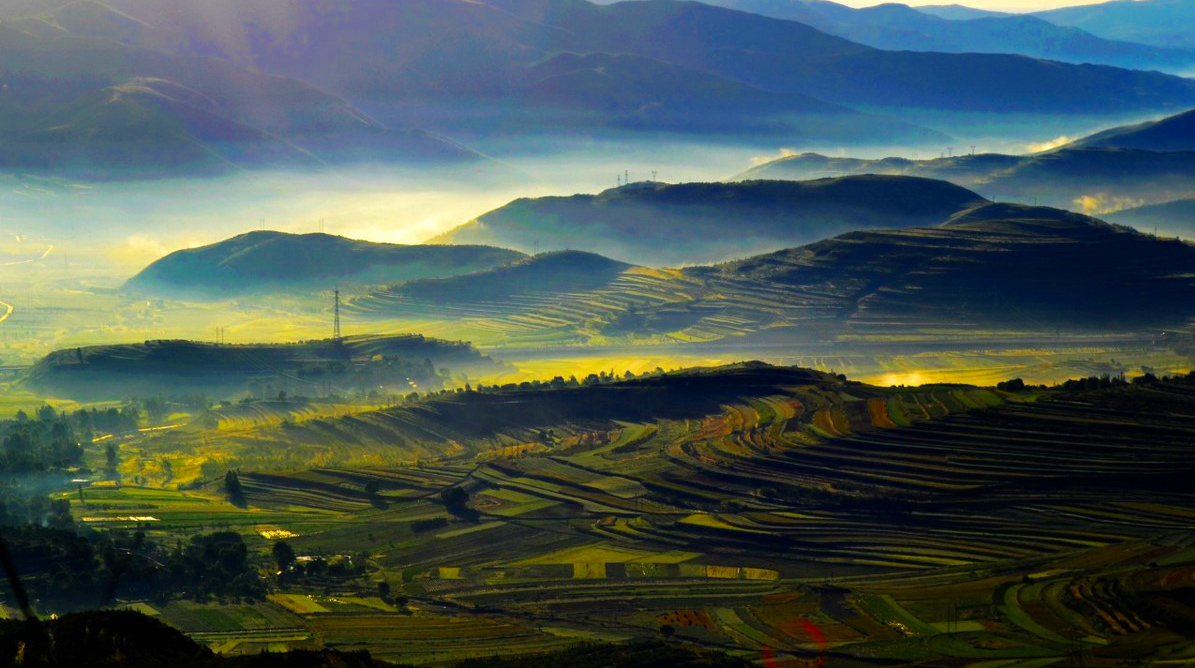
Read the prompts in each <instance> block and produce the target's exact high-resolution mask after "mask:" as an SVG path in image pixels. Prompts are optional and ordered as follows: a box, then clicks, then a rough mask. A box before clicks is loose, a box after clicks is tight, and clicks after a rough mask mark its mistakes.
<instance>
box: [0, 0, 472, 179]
mask: <svg viewBox="0 0 1195 668" xmlns="http://www.w3.org/2000/svg"><path fill="white" fill-rule="evenodd" d="M82 7H86V5H82ZM35 32H36V31H31V30H30V29H29V25H28V24H22V23H20V22H16V23H9V22H2V23H0V63H2V65H3V66H2V68H0V87H2V90H3V94H2V95H0V121H2V122H0V166H2V167H6V168H8V169H11V170H16V171H35V172H37V171H41V172H51V173H54V174H58V175H67V176H75V177H88V178H141V177H159V176H172V175H178V174H195V173H199V174H213V173H223V172H227V171H231V170H236V169H245V168H253V167H259V166H267V165H268V166H284V167H292V168H300V167H302V168H313V167H320V166H323V165H326V164H328V163H335V162H339V161H345V160H369V161H386V162H397V163H404V162H405V163H408V164H410V163H417V164H420V165H426V164H431V163H452V164H460V163H463V162H473V161H480V160H481V159H482V156H480V155H479V154H477V153H475V152H473V151H470V150H468V149H465V148H462V147H460V146H458V145H456V144H454V143H451V142H448V141H446V140H443V139H439V138H437V137H435V136H432V135H429V134H427V133H423V132H418V131H394V130H390V129H388V128H387V127H385V126H383V125H382V124H380V123H378V122H377V121H374V120H372V119H371V118H369V117H368V116H366V115H365V114H364V113H362V112H361V111H360V110H358V109H356V108H355V107H353V106H352V105H350V104H349V103H347V102H346V101H344V100H343V99H341V98H339V97H336V96H333V95H329V94H327V93H324V92H321V91H319V90H317V89H315V88H313V87H312V86H310V85H309V84H306V83H304V82H302V81H299V80H296V79H288V78H285V77H279V76H269V75H265V74H261V73H256V72H251V71H247V70H242V69H238V68H236V67H234V66H232V65H230V64H228V63H224V62H221V61H218V60H211V59H200V58H195V57H191V56H178V55H168V54H164V53H159V52H156V51H152V50H148V49H144V48H139V47H133V46H128V45H124V44H120V43H117V42H114V41H110V40H106V39H91V38H82V37H71V36H58V35H57V34H55V33H51V34H50V35H49V36H42V35H38V34H35Z"/></svg>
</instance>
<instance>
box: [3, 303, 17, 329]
mask: <svg viewBox="0 0 1195 668" xmlns="http://www.w3.org/2000/svg"><path fill="white" fill-rule="evenodd" d="M0 309H3V310H4V315H0V324H3V323H4V321H5V320H8V319H9V318H10V317H12V312H13V311H15V310H16V308H14V307H13V305H12V304H9V303H8V302H0Z"/></svg>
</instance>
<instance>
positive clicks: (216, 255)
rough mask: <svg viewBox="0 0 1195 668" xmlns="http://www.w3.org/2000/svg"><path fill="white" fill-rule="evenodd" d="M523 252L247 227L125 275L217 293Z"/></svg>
mask: <svg viewBox="0 0 1195 668" xmlns="http://www.w3.org/2000/svg"><path fill="white" fill-rule="evenodd" d="M521 257H523V254H522V253H518V252H516V251H510V250H505V249H502V248H491V247H486V246H403V245H397V244H381V243H371V242H368V241H356V240H353V239H346V238H344V237H338V236H333V235H330V234H285V233H282V232H266V231H263V232H249V233H247V234H242V235H240V236H236V237H233V238H231V239H226V240H224V241H221V242H218V243H215V244H211V245H209V246H203V247H201V248H190V249H186V250H180V251H176V252H174V253H171V254H169V255H167V256H166V257H164V258H162V259H160V260H158V261H156V262H154V263H153V264H151V265H149V266H148V267H146V268H145V269H144V270H142V271H141V272H140V273H139V274H137V275H136V276H134V277H133V278H131V279H129V281H128V282H127V283H126V284H125V286H124V289H125V290H127V291H131V292H136V293H142V294H145V293H148V294H159V295H164V296H168V297H175V298H178V297H182V298H201V299H219V298H226V297H230V296H237V295H245V294H254V293H262V292H275V291H284V292H285V291H295V290H304V291H309V290H311V289H324V290H327V289H331V288H333V287H345V286H351V285H382V284H386V283H396V282H400V281H409V280H413V279H420V278H441V277H445V276H454V275H457V274H467V273H473V272H477V271H482V270H485V269H489V268H492V267H496V266H499V265H505V264H507V263H509V262H513V261H514V260H517V259H519V258H521Z"/></svg>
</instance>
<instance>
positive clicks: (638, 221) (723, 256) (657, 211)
mask: <svg viewBox="0 0 1195 668" xmlns="http://www.w3.org/2000/svg"><path fill="white" fill-rule="evenodd" d="M984 201H985V200H984V199H983V198H982V197H980V196H979V195H976V194H975V193H973V192H971V191H969V190H966V189H964V188H961V187H958V186H955V185H951V184H949V183H945V182H942V181H932V180H928V179H918V178H909V177H894V176H852V177H843V178H835V179H820V180H816V181H807V182H800V183H797V182H786V181H745V182H739V183H682V184H666V183H658V182H643V183H634V184H631V185H628V186H624V187H621V188H612V189H610V190H606V191H604V192H601V193H599V194H597V195H573V196H571V197H542V198H536V199H518V200H515V201H514V202H511V203H510V204H507V205H506V206H504V207H502V208H500V209H497V210H495V211H491V212H489V213H487V214H485V215H482V216H480V217H479V218H478V219H477V220H476V221H473V222H470V223H468V224H466V225H464V226H462V227H459V228H457V229H455V230H452V231H450V232H448V233H446V234H444V235H442V236H440V237H438V238H436V239H435V240H434V241H436V242H443V243H483V244H492V245H499V246H504V247H508V248H516V249H519V250H523V251H530V250H532V249H533V248H535V247H538V248H541V249H549V250H557V249H567V248H572V249H581V250H586V251H592V252H595V253H600V254H603V255H608V256H610V257H612V258H616V259H620V260H625V261H628V262H634V263H636V264H642V265H647V266H655V267H659V266H668V265H679V264H696V263H705V262H717V261H723V260H728V259H732V258H736V257H745V256H747V255H750V254H753V253H759V252H763V251H766V250H775V249H778V248H785V247H791V246H796V245H801V244H806V243H811V242H813V241H817V240H819V239H824V238H826V237H830V236H834V235H837V234H841V233H843V232H848V231H851V230H861V229H875V228H891V227H912V226H917V225H932V224H937V223H939V222H941V221H943V220H945V219H946V218H948V217H950V216H951V215H953V214H954V213H957V212H958V211H961V210H963V209H967V208H970V207H972V206H975V205H977V204H980V203H982V202H984Z"/></svg>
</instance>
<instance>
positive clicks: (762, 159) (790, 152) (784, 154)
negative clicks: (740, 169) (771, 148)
mask: <svg viewBox="0 0 1195 668" xmlns="http://www.w3.org/2000/svg"><path fill="white" fill-rule="evenodd" d="M795 155H800V153H798V152H797V150H796V149H791V148H782V149H780V150H779V151H777V152H776V153H773V154H772V155H757V156H754V157H752V158H751V165H752V166H753V167H758V166H759V165H764V164H767V163H769V162H772V161H774V160H781V159H783V158H791V157H793V156H795Z"/></svg>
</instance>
